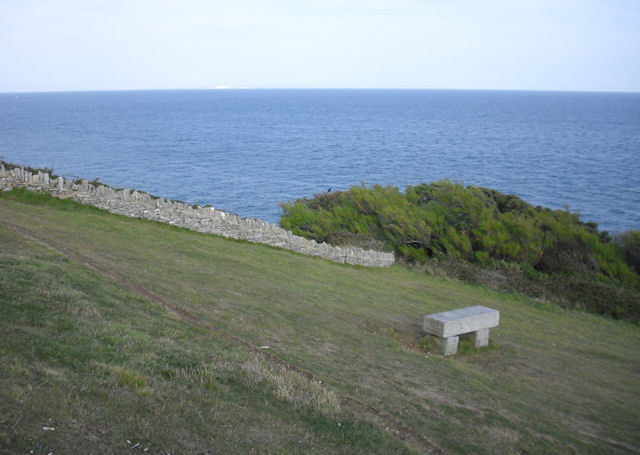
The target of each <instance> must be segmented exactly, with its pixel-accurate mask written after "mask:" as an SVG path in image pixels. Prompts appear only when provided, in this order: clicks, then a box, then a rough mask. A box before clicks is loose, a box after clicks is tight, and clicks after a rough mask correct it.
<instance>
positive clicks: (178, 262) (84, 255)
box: [0, 190, 640, 454]
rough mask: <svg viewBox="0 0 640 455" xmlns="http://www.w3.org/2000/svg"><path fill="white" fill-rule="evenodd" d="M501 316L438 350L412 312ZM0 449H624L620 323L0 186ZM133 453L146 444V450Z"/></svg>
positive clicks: (627, 371)
mask: <svg viewBox="0 0 640 455" xmlns="http://www.w3.org/2000/svg"><path fill="white" fill-rule="evenodd" d="M469 305H485V306H488V307H491V308H496V309H498V310H500V312H501V320H500V326H499V327H497V328H495V329H492V331H491V343H490V346H489V347H488V348H485V349H481V350H476V349H475V348H473V347H472V346H470V345H468V344H465V343H464V342H461V346H460V350H459V353H458V354H457V355H456V356H454V357H446V358H445V357H442V356H441V355H440V354H439V353H437V352H436V351H433V350H432V348H431V346H430V345H429V344H428V343H427V342H426V340H425V339H424V337H423V333H422V332H421V321H422V317H423V315H425V314H429V313H434V312H439V311H446V310H450V309H454V308H461V307H465V306H469ZM0 333H1V335H0V409H1V410H2V412H1V413H0V453H11V454H12V453H31V452H32V453H34V454H49V453H50V452H53V453H54V454H62V453H64V454H86V453H124V452H127V453H129V452H131V451H138V452H140V453H154V454H168V453H171V454H178V453H198V454H199V453H213V454H234V453H237V454H251V453H254V454H258V453H259V454H269V453H273V454H295V453H300V454H302V453H304V454H308V453H317V454H332V453H335V454H375V453H379V454H403V453H404V454H419V453H480V454H482V453H487V454H488V453H505V454H508V453H541V454H546V453H567V454H571V453H581V454H583V453H601V454H616V453H629V452H633V451H637V448H638V447H640V436H639V434H638V432H637V429H638V427H639V426H640V390H639V388H638V384H640V351H639V350H638V346H639V345H640V331H638V328H637V326H636V325H634V324H631V323H629V322H626V321H619V320H614V319H611V318H607V317H602V316H596V315H593V314H589V313H584V312H580V311H575V310H568V309H563V308H560V307H558V306H556V305H550V304H547V303H542V302H540V301H535V300H532V299H529V298H525V297H519V296H515V295H510V294H506V293H497V292H495V291H492V290H488V289H485V288H481V287H477V286H470V285H467V284H463V283H460V282H458V281H452V280H449V279H445V278H442V277H437V276H430V275H427V274H424V273H417V272H416V271H414V270H409V269H407V268H405V267H401V266H397V265H395V266H392V267H391V268H388V269H369V268H363V267H355V266H349V265H341V264H336V263H332V262H329V261H326V260H322V259H319V258H314V257H308V256H303V255H300V254H296V253H293V252H289V251H285V250H280V249H276V248H272V247H268V246H265V245H261V244H250V243H247V242H244V241H234V240H227V239H223V238H220V237H215V236H211V235H204V234H199V233H196V232H192V231H187V230H184V229H180V228H175V227H172V226H170V225H166V224H160V223H157V222H152V221H145V220H140V219H132V218H126V217H123V216H119V215H113V214H109V213H107V212H105V211H102V210H100V209H96V208H93V207H88V206H83V205H80V204H78V203H75V202H72V201H68V200H58V199H54V198H52V197H50V196H47V195H44V194H38V193H31V192H28V191H18V190H13V191H10V192H5V193H0ZM145 449H146V452H145Z"/></svg>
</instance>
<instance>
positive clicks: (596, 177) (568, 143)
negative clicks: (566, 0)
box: [0, 90, 640, 231]
mask: <svg viewBox="0 0 640 455" xmlns="http://www.w3.org/2000/svg"><path fill="white" fill-rule="evenodd" d="M0 157H2V158H3V159H4V160H7V161H13V162H17V163H21V164H27V165H32V166H39V167H42V166H46V167H50V168H55V172H56V173H58V174H61V175H64V176H68V177H73V176H78V177H84V178H89V179H93V178H99V179H100V181H102V182H104V183H107V184H110V185H112V186H116V187H125V186H126V187H131V188H136V189H141V190H145V191H148V192H150V193H153V194H157V195H161V196H164V197H168V198H172V199H179V200H184V201H186V202H190V203H200V204H205V203H210V204H212V205H213V206H214V207H218V208H221V209H224V210H228V211H231V212H235V213H238V214H240V215H242V216H250V217H258V218H261V219H263V220H268V221H271V222H277V221H278V219H279V217H280V208H279V205H278V203H279V202H282V201H288V200H293V199H296V198H298V197H302V196H312V195H313V194H314V193H318V192H324V191H327V190H328V189H329V188H332V189H333V190H342V189H347V188H348V187H349V186H351V185H359V184H361V183H362V182H364V183H365V184H367V185H372V184H375V183H379V184H383V185H386V184H392V185H396V186H399V187H400V188H402V189H404V187H405V186H406V185H410V184H411V185H415V184H418V183H420V182H430V181H434V180H440V179H449V180H452V181H462V182H464V183H465V184H472V185H479V186H485V187H488V188H495V189H498V190H500V191H502V192H505V193H515V194H517V195H519V196H521V197H522V198H524V199H525V200H527V201H528V202H530V203H532V204H536V205H537V204H540V205H544V206H548V207H552V208H562V207H563V206H565V205H568V206H569V207H570V209H571V210H572V211H578V212H580V213H581V214H582V218H583V220H585V221H595V222H597V223H598V224H599V225H600V227H601V228H602V229H608V230H611V231H624V230H627V229H640V94H630V93H627V94H623V93H569V92H567V93H564V92H506V91H456V90H210V91H206V90H193V91H191V90H174V91H126V92H76V93H25V94H0Z"/></svg>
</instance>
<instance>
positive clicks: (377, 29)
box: [0, 0, 640, 93]
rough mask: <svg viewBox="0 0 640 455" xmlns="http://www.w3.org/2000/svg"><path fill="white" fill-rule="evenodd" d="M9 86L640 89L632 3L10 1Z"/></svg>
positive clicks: (0, 54)
mask: <svg viewBox="0 0 640 455" xmlns="http://www.w3.org/2000/svg"><path fill="white" fill-rule="evenodd" d="M0 61H2V62H3V71H2V72H1V73H0V92H2V93H21V92H22V93H24V92H59V91H112V90H160V89H168V90H171V89H187V90H188V89H203V88H209V87H219V86H230V87H234V88H241V87H250V88H256V89H258V88H259V89H286V88H291V89H303V88H308V89H373V88H380V89H427V90H525V91H581V92H582V91H596V92H639V91H640V78H638V74H640V3H639V2H636V1H633V0H614V1H604V0H557V1H552V0H540V1H532V0H522V1H517V2H514V1H507V0H487V1H486V2H475V1H473V0H452V1H448V2H441V1H437V0H423V1H419V0H398V1H397V2H394V3H393V4H390V3H388V2H384V1H382V0H368V1H364V0H353V1H350V2H348V3H346V4H345V3H344V2H338V1H336V0H324V1H319V0H309V1H306V2H298V1H293V0H273V1H270V2H261V1H258V0H238V1H235V2H226V1H220V0H212V1H205V0H184V1H181V2H179V3H178V2H175V1H161V2H157V1H151V0H130V1H125V0H114V1H104V0H88V1H78V0H58V1H56V2H50V1H45V0H24V1H20V2H2V1H0Z"/></svg>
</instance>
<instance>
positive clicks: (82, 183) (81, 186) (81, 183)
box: [80, 179, 89, 193]
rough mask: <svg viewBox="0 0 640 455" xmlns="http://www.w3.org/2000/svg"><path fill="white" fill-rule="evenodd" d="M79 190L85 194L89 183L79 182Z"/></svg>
mask: <svg viewBox="0 0 640 455" xmlns="http://www.w3.org/2000/svg"><path fill="white" fill-rule="evenodd" d="M80 190H82V191H84V192H85V193H86V192H87V191H89V182H88V181H87V180H86V179H82V180H80Z"/></svg>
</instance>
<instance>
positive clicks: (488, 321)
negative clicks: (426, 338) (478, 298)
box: [422, 305, 500, 338]
mask: <svg viewBox="0 0 640 455" xmlns="http://www.w3.org/2000/svg"><path fill="white" fill-rule="evenodd" d="M499 322H500V312H499V311H498V310H493V309H491V308H487V307H485V306H480V305H479V306H471V307H467V308H461V309H459V310H453V311H446V312H444V313H436V314H430V315H427V316H425V317H424V321H423V325H422V328H423V330H424V331H425V332H427V333H430V334H432V335H436V336H439V337H442V338H445V337H449V336H454V335H460V334H463V333H469V332H475V331H477V330H480V329H486V328H491V327H495V326H497V325H498V323H499Z"/></svg>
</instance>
